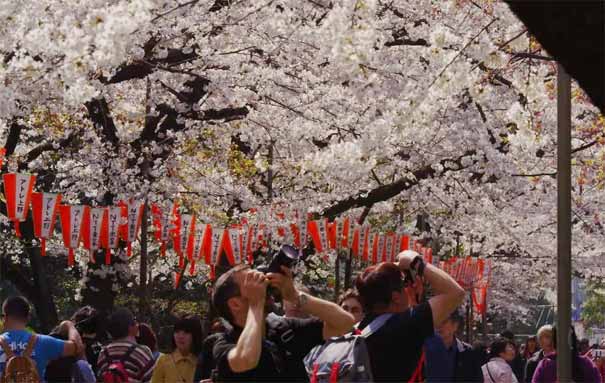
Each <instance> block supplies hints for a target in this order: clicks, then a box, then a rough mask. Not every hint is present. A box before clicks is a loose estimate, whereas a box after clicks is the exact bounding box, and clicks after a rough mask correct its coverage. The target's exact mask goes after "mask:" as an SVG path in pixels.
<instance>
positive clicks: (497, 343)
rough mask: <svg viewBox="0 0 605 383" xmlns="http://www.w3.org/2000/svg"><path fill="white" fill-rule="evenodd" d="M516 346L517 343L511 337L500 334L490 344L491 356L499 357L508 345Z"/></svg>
mask: <svg viewBox="0 0 605 383" xmlns="http://www.w3.org/2000/svg"><path fill="white" fill-rule="evenodd" d="M509 344H510V345H511V346H513V347H515V343H514V342H513V341H512V340H510V339H509V338H505V337H502V336H498V337H497V338H496V339H494V341H493V342H492V343H491V344H490V346H489V358H490V359H491V358H497V357H499V356H500V354H501V353H503V352H504V351H505V350H506V346H507V345H509Z"/></svg>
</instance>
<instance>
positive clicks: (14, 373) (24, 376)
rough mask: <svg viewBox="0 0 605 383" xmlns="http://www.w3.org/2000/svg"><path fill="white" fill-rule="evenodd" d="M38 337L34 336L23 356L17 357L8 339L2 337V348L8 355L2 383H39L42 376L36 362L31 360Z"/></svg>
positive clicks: (30, 339)
mask: <svg viewBox="0 0 605 383" xmlns="http://www.w3.org/2000/svg"><path fill="white" fill-rule="evenodd" d="M36 340H37V337H36V335H35V334H32V335H31V336H30V338H29V341H28V342H27V347H26V348H25V350H24V351H23V352H22V353H21V355H15V353H14V352H13V350H12V349H11V348H10V346H9V345H8V343H7V342H6V339H4V338H1V337H0V346H1V347H2V349H3V350H4V353H5V354H6V364H5V365H4V372H3V373H2V378H0V383H38V382H40V376H39V375H38V368H37V367H36V362H34V360H33V359H32V358H31V355H32V352H33V351H34V346H35V345H36Z"/></svg>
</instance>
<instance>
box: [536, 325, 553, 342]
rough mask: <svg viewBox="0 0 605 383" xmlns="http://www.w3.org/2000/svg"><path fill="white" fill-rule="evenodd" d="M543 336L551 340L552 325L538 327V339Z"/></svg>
mask: <svg viewBox="0 0 605 383" xmlns="http://www.w3.org/2000/svg"><path fill="white" fill-rule="evenodd" d="M544 335H548V336H550V337H551V338H552V325H549V324H546V325H544V326H542V327H540V329H539V330H538V339H540V338H541V337H542V336H544Z"/></svg>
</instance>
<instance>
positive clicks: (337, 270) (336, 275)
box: [334, 253, 340, 301]
mask: <svg viewBox="0 0 605 383" xmlns="http://www.w3.org/2000/svg"><path fill="white" fill-rule="evenodd" d="M334 279H335V280H334V300H335V301H336V300H338V296H339V295H340V256H339V255H338V253H337V254H336V263H335V264H334Z"/></svg>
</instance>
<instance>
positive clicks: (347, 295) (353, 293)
mask: <svg viewBox="0 0 605 383" xmlns="http://www.w3.org/2000/svg"><path fill="white" fill-rule="evenodd" d="M347 299H357V301H358V302H359V303H361V298H360V297H359V293H358V292H357V290H355V289H348V290H347V291H345V292H344V293H342V294H340V296H339V297H338V305H339V306H340V305H342V302H344V301H346V300H347Z"/></svg>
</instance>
